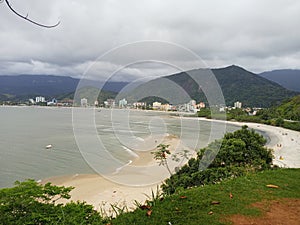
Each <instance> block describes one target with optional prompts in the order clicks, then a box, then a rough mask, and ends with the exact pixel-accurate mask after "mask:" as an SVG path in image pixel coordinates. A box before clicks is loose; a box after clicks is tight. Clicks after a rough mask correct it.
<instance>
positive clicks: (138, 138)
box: [135, 137, 145, 141]
mask: <svg viewBox="0 0 300 225" xmlns="http://www.w3.org/2000/svg"><path fill="white" fill-rule="evenodd" d="M135 139H136V140H139V141H145V140H144V139H143V138H141V137H135Z"/></svg>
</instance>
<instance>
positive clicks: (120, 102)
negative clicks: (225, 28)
mask: <svg viewBox="0 0 300 225" xmlns="http://www.w3.org/2000/svg"><path fill="white" fill-rule="evenodd" d="M126 106H127V101H126V99H125V98H123V99H122V100H120V101H119V108H125V107H126Z"/></svg>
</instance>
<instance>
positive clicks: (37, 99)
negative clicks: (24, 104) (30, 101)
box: [35, 96, 46, 103]
mask: <svg viewBox="0 0 300 225" xmlns="http://www.w3.org/2000/svg"><path fill="white" fill-rule="evenodd" d="M35 102H36V103H40V102H46V99H45V97H43V96H37V97H35Z"/></svg>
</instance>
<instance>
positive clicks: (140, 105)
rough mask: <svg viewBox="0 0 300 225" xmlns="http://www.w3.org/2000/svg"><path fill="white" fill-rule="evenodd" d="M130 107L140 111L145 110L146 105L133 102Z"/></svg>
mask: <svg viewBox="0 0 300 225" xmlns="http://www.w3.org/2000/svg"><path fill="white" fill-rule="evenodd" d="M132 105H133V108H135V109H142V108H146V105H147V103H146V102H134V103H133V104H132Z"/></svg>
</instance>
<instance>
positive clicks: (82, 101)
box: [80, 98, 88, 107]
mask: <svg viewBox="0 0 300 225" xmlns="http://www.w3.org/2000/svg"><path fill="white" fill-rule="evenodd" d="M80 105H81V107H87V106H88V101H87V99H86V98H82V99H81V100H80Z"/></svg>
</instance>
